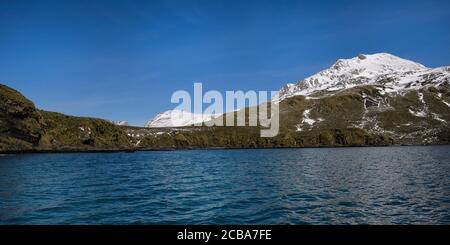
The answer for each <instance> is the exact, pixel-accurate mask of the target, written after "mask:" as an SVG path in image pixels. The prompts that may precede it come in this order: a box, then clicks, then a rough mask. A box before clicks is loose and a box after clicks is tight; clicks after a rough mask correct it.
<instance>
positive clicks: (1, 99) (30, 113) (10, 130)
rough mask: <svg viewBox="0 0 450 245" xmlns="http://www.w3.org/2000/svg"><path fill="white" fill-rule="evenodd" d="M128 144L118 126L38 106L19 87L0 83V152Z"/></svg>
mask: <svg viewBox="0 0 450 245" xmlns="http://www.w3.org/2000/svg"><path fill="white" fill-rule="evenodd" d="M129 147H131V144H130V141H129V138H128V136H127V135H126V134H125V132H124V131H123V129H122V128H121V127H119V126H115V125H114V124H112V123H110V122H108V121H106V120H101V119H94V118H83V117H72V116H66V115H63V114H60V113H55V112H47V111H42V110H39V109H37V108H36V107H35V106H34V104H33V102H31V101H30V100H28V99H27V98H25V97H24V96H23V95H22V94H20V93H19V92H18V91H16V90H14V89H11V88H9V87H7V86H5V85H1V84H0V152H15V151H36V150H61V151H71V150H113V149H126V148H129Z"/></svg>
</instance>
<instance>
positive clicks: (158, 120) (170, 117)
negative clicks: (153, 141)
mask: <svg viewBox="0 0 450 245" xmlns="http://www.w3.org/2000/svg"><path fill="white" fill-rule="evenodd" d="M214 117H215V116H214V115H211V114H194V113H190V112H187V111H182V110H177V109H175V110H168V111H165V112H163V113H160V114H158V115H156V117H154V118H153V119H152V120H150V121H148V122H147V123H146V124H145V126H144V127H146V128H160V127H183V126H189V125H193V124H196V123H200V122H205V121H209V120H211V119H213V118H214Z"/></svg>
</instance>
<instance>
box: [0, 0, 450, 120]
mask: <svg viewBox="0 0 450 245" xmlns="http://www.w3.org/2000/svg"><path fill="white" fill-rule="evenodd" d="M449 27H450V1H448V0H444V1H414V0H412V1H397V2H395V1H386V2H384V1H370V2H369V1H329V2H328V1H311V2H303V1H261V0H258V1H243V0H239V1H232V0H226V1H219V0H209V1H191V0H180V1H131V0H126V1H114V0H110V1H93V0H90V1H81V0H79V1H68V0H58V1H45V0H39V1H20V0H0V82H1V83H4V84H6V85H9V86H11V87H13V88H16V89H18V90H20V91H21V92H23V93H24V94H25V95H26V96H27V97H29V98H30V99H32V100H33V101H34V102H35V103H36V104H37V106H38V107H40V108H42V109H46V110H53V111H59V112H63V113H67V114H72V115H82V116H95V117H100V118H105V119H112V120H127V121H129V122H130V123H132V124H138V125H139V124H141V125H142V124H143V123H144V122H145V121H147V120H148V119H150V118H151V117H153V116H154V115H155V114H157V113H158V112H162V111H164V110H167V109H171V108H173V107H174V105H173V104H171V103H170V96H171V94H172V92H173V91H175V90H178V89H185V90H189V91H192V89H193V83H194V82H203V85H204V89H206V90H209V89H215V90H219V91H225V90H238V89H239V90H250V89H253V90H278V89H279V88H280V87H281V86H282V85H283V84H285V83H288V82H294V81H296V80H300V79H302V78H304V77H306V76H308V75H311V74H314V73H316V72H317V71H319V70H321V69H324V68H326V67H328V66H329V65H331V64H332V63H333V62H334V61H335V60H336V59H338V58H349V57H353V56H356V55H357V54H359V53H375V52H389V53H392V54H395V55H398V56H401V57H404V58H408V59H412V60H415V61H418V62H420V63H422V64H424V65H426V66H431V67H434V66H442V65H450V31H449Z"/></svg>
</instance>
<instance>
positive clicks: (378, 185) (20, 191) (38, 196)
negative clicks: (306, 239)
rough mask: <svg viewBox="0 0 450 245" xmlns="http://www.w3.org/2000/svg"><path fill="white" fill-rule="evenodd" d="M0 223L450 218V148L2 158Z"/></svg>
mask: <svg viewBox="0 0 450 245" xmlns="http://www.w3.org/2000/svg"><path fill="white" fill-rule="evenodd" d="M0 224H450V146H418V147H406V146H403V147H367V148H320V149H319V148H317V149H306V148H305V149H256V150H182V151H153V152H135V153H70V154H62V153H61V154H25V155H3V156H0Z"/></svg>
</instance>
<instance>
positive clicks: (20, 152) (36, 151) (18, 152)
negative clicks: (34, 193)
mask: <svg viewBox="0 0 450 245" xmlns="http://www.w3.org/2000/svg"><path fill="white" fill-rule="evenodd" d="M402 146H450V144H393V145H349V146H301V147H300V146H297V147H296V146H282V147H185V148H175V147H174V148H171V147H164V148H137V149H89V150H81V149H61V150H50V149H34V150H12V151H0V156H1V155H24V154H61V153H118V152H123V153H134V152H146V151H190V150H261V149H302V148H306V149H314V148H366V147H402Z"/></svg>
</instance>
